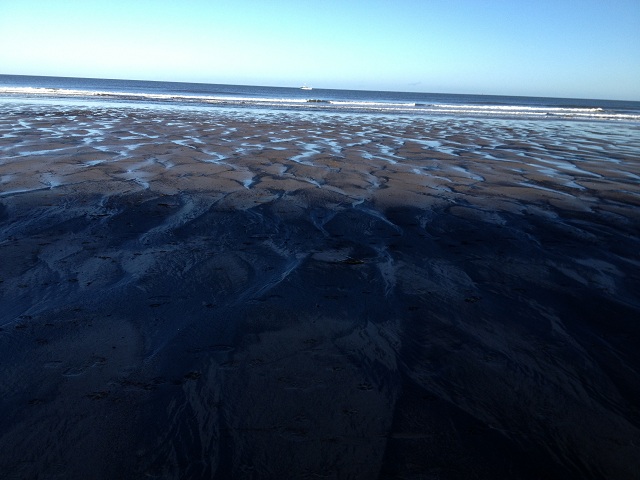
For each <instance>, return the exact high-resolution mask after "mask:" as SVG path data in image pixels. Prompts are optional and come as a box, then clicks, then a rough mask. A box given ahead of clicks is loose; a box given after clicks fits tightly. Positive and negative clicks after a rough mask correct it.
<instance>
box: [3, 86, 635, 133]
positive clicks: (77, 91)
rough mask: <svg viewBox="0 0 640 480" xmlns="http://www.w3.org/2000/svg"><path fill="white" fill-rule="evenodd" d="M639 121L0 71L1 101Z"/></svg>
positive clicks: (573, 105)
mask: <svg viewBox="0 0 640 480" xmlns="http://www.w3.org/2000/svg"><path fill="white" fill-rule="evenodd" d="M45 99H56V100H66V101H70V100H72V99H76V100H81V101H82V102H87V101H90V102H100V103H103V104H104V103H106V104H108V105H113V104H115V103H117V104H122V103H123V102H124V103H127V104H136V105H139V106H143V105H145V106H151V105H154V106H156V107H159V106H176V107H178V106H190V107H196V108H198V109H200V108H215V107H230V108H245V109H246V108H259V109H272V110H273V109H275V110H301V111H308V112H314V111H315V112H356V113H358V112H359V113H381V114H389V115H398V114H400V115H418V116H434V115H436V116H442V115H446V116H454V117H492V118H527V119H534V118H540V119H559V118H560V119H575V120H591V121H615V122H621V121H622V122H632V123H636V122H640V102H637V101H620V100H596V99H573V98H546V97H524V96H523V97H515V96H498V95H466V94H443V93H412V92H388V91H364V90H336V89H323V88H314V89H312V90H305V89H302V88H299V87H265V86H249V85H220V84H204V83H180V82H158V81H139V80H110V79H95V78H68V77H37V76H23V75H0V100H5V101H6V100H9V101H11V100H23V101H24V100H27V101H28V100H40V101H42V100H45Z"/></svg>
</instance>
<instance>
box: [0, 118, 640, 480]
mask: <svg viewBox="0 0 640 480" xmlns="http://www.w3.org/2000/svg"><path fill="white" fill-rule="evenodd" d="M305 118H313V117H312V116H310V115H307V116H302V115H296V114H293V115H291V114H287V113H286V112H270V113H269V112H265V113H264V114H255V112H211V114H199V113H198V114H194V113H192V112H191V113H189V112H180V111H177V112H171V113H164V112H158V111H149V112H147V111H140V110H117V109H105V110H100V111H96V110H91V109H81V108H80V109H64V108H63V109H59V110H57V109H51V108H48V107H35V106H26V107H20V108H17V107H16V108H13V109H9V111H8V112H5V114H4V115H3V116H2V117H0V134H2V136H1V137H0V153H1V155H2V156H1V157H0V233H1V237H0V254H1V255H2V258H3V262H2V266H0V311H2V312H3V313H2V314H1V316H0V327H1V328H2V329H1V330H0V352H1V353H0V355H1V356H0V377H1V379H2V382H3V384H4V385H6V386H7V387H6V391H7V392H8V394H7V395H6V397H5V398H4V400H3V401H2V406H3V411H5V412H6V414H5V416H4V419H2V420H0V452H2V453H0V467H2V470H3V471H4V472H8V474H9V476H10V478H11V476H13V477H17V478H19V477H24V476H35V475H66V476H69V477H72V478H79V477H81V476H87V477H93V478H115V477H117V478H139V477H140V476H142V475H148V476H158V477H164V478H179V477H182V478H184V477H190V478H210V477H212V476H217V477H218V478H229V477H231V476H237V477H243V476H250V475H251V474H254V475H255V476H257V477H268V476H271V477H274V476H280V477H287V476H288V477H291V476H295V477H301V476H303V475H311V474H317V475H329V476H331V475H334V476H339V477H345V478H347V477H348V478H376V477H402V476H409V475H411V474H416V473H417V474H423V475H429V474H430V475H439V476H440V477H441V478H465V477H469V476H471V475H476V476H478V477H479V478H505V476H508V475H513V472H517V475H519V478H531V479H533V478H539V477H544V478H563V479H568V478H584V477H590V476H591V477H596V476H598V475H602V476H604V477H606V478H621V479H624V478H632V477H633V475H634V473H635V472H637V471H638V468H640V465H638V460H637V459H638V458H640V455H639V453H640V452H639V451H638V447H637V445H640V427H639V421H640V417H639V416H638V411H637V408H636V407H635V405H634V402H635V399H637V398H638V396H639V395H640V391H639V389H638V385H640V382H639V379H638V373H637V372H638V368H639V366H640V356H639V355H638V353H637V348H636V347H637V344H638V340H640V328H639V327H638V326H637V322H635V319H636V318H638V316H639V314H640V298H639V296H638V293H637V292H639V291H640V277H639V276H638V274H637V271H638V266H639V265H638V260H637V252H638V251H640V239H639V238H640V231H639V227H640V213H639V212H640V209H638V207H640V189H639V188H638V181H639V180H640V164H639V163H638V161H637V154H638V152H639V151H640V135H639V134H638V133H639V130H638V127H636V126H630V125H611V124H606V125H605V124H598V123H593V124H582V123H579V122H572V123H568V122H555V123H551V122H549V123H542V122H536V121H520V122H509V121H506V120H477V119H465V120H454V119H442V120H441V119H415V118H412V119H405V118H397V119H390V118H383V119H380V118H375V117H373V116H372V117H371V118H366V117H363V116H351V117H350V116H348V115H336V116H328V115H327V116H325V115H323V116H322V118H316V119H315V120H316V121H309V120H305ZM96 472H101V473H100V474H99V475H98V476H97V477H96ZM100 475H102V477H100Z"/></svg>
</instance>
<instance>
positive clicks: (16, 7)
mask: <svg viewBox="0 0 640 480" xmlns="http://www.w3.org/2000/svg"><path fill="white" fill-rule="evenodd" d="M0 74H13V75H50V76H68V77H91V78H118V79H135V80H164V81H184V82H199V83H228V84H242V85H269V86H300V85H302V84H307V85H310V86H313V87H315V88H343V89H362V90H392V91H406V92H429V93H471V94H496V95H528V96H551V97H573V98H600V99H618V100H640V0H607V1H604V0H538V1H532V0H368V1H361V0H352V1H350V0H335V1H334V0H324V1H323V0H316V1H314V2H310V1H305V0H261V1H258V0H208V1H207V0H182V1H177V0H126V1H122V0H55V1H54V0H0Z"/></svg>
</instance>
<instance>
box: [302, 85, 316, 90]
mask: <svg viewBox="0 0 640 480" xmlns="http://www.w3.org/2000/svg"><path fill="white" fill-rule="evenodd" d="M300 90H313V88H311V87H307V86H306V85H303V86H301V87H300Z"/></svg>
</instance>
